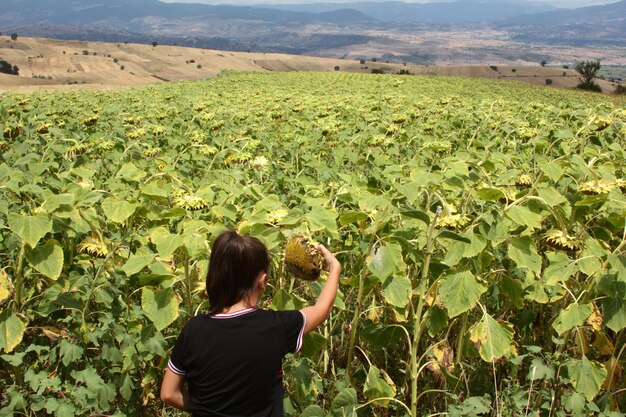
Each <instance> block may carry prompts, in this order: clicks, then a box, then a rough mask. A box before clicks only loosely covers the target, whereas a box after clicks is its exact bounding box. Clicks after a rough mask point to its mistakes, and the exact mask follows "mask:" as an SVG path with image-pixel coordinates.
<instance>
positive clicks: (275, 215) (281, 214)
mask: <svg viewBox="0 0 626 417" xmlns="http://www.w3.org/2000/svg"><path fill="white" fill-rule="evenodd" d="M287 214H289V212H288V211H287V209H284V208H277V209H275V210H272V211H270V212H269V213H267V222H268V223H271V224H276V223H278V222H280V221H281V220H282V219H284V218H285V217H287Z"/></svg>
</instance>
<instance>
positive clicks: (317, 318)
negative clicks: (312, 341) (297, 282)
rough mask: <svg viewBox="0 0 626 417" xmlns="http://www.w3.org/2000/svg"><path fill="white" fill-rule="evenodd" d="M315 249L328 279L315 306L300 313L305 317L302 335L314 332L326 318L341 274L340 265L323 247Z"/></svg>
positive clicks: (331, 306)
mask: <svg viewBox="0 0 626 417" xmlns="http://www.w3.org/2000/svg"><path fill="white" fill-rule="evenodd" d="M317 249H318V250H319V251H320V252H321V254H322V256H324V260H325V269H326V271H328V278H327V280H326V284H324V288H323V289H322V292H321V293H320V296H319V297H318V299H317V301H316V302H315V305H312V306H310V307H305V308H303V309H302V310H300V311H302V313H303V314H304V315H305V317H306V326H304V334H307V333H309V332H311V331H312V330H314V329H315V328H316V327H317V326H319V325H320V324H322V323H323V322H324V320H326V319H327V318H328V315H329V314H330V311H331V310H332V308H333V305H334V304H335V297H336V296H337V288H338V287H339V274H341V264H340V263H339V261H338V260H337V258H335V255H333V254H332V253H331V252H330V251H329V250H328V249H326V248H325V247H324V245H318V247H317Z"/></svg>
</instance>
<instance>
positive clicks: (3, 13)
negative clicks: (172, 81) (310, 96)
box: [0, 0, 375, 29]
mask: <svg viewBox="0 0 626 417" xmlns="http://www.w3.org/2000/svg"><path fill="white" fill-rule="evenodd" d="M155 19H161V20H165V21H181V20H187V21H192V22H199V21H206V20H230V19H237V20H243V21H262V22H275V23H294V24H302V23H311V22H321V23H331V24H336V23H337V22H342V23H355V22H373V21H374V20H375V19H373V18H371V17H370V16H367V15H366V14H364V13H362V12H359V11H356V10H351V9H346V6H345V5H344V7H342V8H341V9H340V10H339V9H338V10H334V11H332V12H324V13H313V12H293V11H289V10H275V9H267V8H261V7H250V6H211V5H206V4H192V3H184V4H183V3H162V2H160V1H157V0H111V1H106V0H83V1H81V2H76V1H73V0H46V1H40V0H2V2H0V26H16V25H24V24H63V25H99V26H107V27H110V28H117V29H128V25H129V24H131V23H132V26H133V28H135V29H136V27H135V25H136V24H139V25H141V21H142V20H150V21H154V20H155Z"/></svg>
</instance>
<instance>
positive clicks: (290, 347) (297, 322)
mask: <svg viewBox="0 0 626 417" xmlns="http://www.w3.org/2000/svg"><path fill="white" fill-rule="evenodd" d="M277 313H278V317H279V319H280V322H281V325H282V328H283V333H284V335H285V344H286V348H287V351H286V352H285V354H287V353H296V352H299V351H300V349H301V348H302V338H303V337H304V327H305V325H306V316H305V315H304V314H303V313H302V312H301V311H297V310H289V311H279V312H277Z"/></svg>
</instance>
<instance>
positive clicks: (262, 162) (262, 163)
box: [250, 155, 268, 171]
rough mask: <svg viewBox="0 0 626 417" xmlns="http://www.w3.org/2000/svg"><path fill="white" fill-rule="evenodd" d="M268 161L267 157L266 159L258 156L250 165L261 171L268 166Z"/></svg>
mask: <svg viewBox="0 0 626 417" xmlns="http://www.w3.org/2000/svg"><path fill="white" fill-rule="evenodd" d="M267 163H268V160H267V158H266V157H264V156H263V155H261V156H257V157H256V158H254V159H253V160H252V161H251V162H250V165H251V166H252V167H253V168H256V169H258V170H259V171H260V170H262V169H263V168H265V167H266V166H267Z"/></svg>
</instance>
